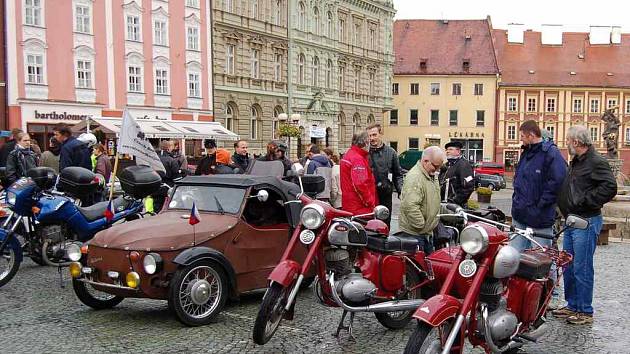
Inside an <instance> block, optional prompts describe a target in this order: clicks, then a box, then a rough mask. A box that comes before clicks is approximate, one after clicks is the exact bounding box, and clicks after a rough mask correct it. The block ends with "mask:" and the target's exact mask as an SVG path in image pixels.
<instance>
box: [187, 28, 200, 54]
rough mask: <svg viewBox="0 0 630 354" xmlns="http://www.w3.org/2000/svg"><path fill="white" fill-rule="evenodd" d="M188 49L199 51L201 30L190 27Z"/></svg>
mask: <svg viewBox="0 0 630 354" xmlns="http://www.w3.org/2000/svg"><path fill="white" fill-rule="evenodd" d="M187 39H188V41H187V47H186V49H189V50H199V28H198V27H188V35H187Z"/></svg>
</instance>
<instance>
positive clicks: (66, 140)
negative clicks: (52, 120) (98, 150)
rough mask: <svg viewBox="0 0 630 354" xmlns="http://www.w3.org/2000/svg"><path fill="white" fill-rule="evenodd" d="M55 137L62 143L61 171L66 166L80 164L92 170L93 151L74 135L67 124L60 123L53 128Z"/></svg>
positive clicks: (79, 165)
mask: <svg viewBox="0 0 630 354" xmlns="http://www.w3.org/2000/svg"><path fill="white" fill-rule="evenodd" d="M53 133H54V135H55V139H57V141H58V142H59V143H60V144H61V151H60V153H59V171H63V169H64V168H66V167H71V166H78V167H83V168H87V169H88V170H90V171H91V170H92V158H91V155H92V152H91V151H90V150H89V149H87V148H86V146H85V144H84V143H83V142H81V141H80V140H78V139H77V138H75V137H74V136H72V131H71V130H70V127H69V126H68V125H67V124H64V123H60V124H58V125H56V126H55V127H54V128H53Z"/></svg>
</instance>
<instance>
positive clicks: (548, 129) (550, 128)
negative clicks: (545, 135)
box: [545, 125, 556, 140]
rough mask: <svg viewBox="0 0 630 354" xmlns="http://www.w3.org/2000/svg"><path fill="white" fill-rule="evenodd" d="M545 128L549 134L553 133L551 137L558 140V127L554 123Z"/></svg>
mask: <svg viewBox="0 0 630 354" xmlns="http://www.w3.org/2000/svg"><path fill="white" fill-rule="evenodd" d="M545 129H547V131H548V132H549V135H551V139H552V140H556V127H554V126H553V125H548V126H546V127H545Z"/></svg>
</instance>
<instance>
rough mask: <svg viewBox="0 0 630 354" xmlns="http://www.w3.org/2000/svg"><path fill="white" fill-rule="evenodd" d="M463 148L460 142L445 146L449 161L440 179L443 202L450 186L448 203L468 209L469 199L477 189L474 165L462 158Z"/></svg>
mask: <svg viewBox="0 0 630 354" xmlns="http://www.w3.org/2000/svg"><path fill="white" fill-rule="evenodd" d="M463 147H464V146H463V145H462V143H461V142H459V141H451V142H449V143H447V144H446V145H445V146H444V148H445V149H446V156H447V160H446V164H445V165H444V167H443V169H442V171H440V177H439V178H440V185H441V187H442V190H441V193H442V195H441V198H442V200H444V197H445V194H446V192H447V190H446V186H447V185H448V199H447V200H448V202H449V203H455V204H458V205H459V206H461V207H462V208H466V206H467V204H468V198H470V195H471V194H472V192H473V190H474V189H475V178H474V174H473V168H472V165H471V164H470V162H469V161H468V160H466V159H465V158H464V157H463V156H462V148H463ZM447 181H448V183H447Z"/></svg>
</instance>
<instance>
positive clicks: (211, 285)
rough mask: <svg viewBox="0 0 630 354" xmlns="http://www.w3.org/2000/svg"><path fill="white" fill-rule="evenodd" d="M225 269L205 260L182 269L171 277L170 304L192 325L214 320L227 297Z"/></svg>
mask: <svg viewBox="0 0 630 354" xmlns="http://www.w3.org/2000/svg"><path fill="white" fill-rule="evenodd" d="M227 295H228V294H227V280H226V277H225V272H224V271H223V269H221V268H220V267H219V266H218V265H216V264H214V263H211V262H208V261H201V262H196V263H193V264H192V265H190V266H187V267H185V268H182V269H179V270H178V271H177V272H176V273H175V276H174V277H173V280H172V281H171V290H170V294H169V300H168V301H169V306H170V307H171V308H173V310H174V311H175V315H176V316H177V319H178V320H180V321H181V322H182V323H184V324H185V325H188V326H201V325H205V324H208V323H210V322H211V321H212V320H213V319H214V317H216V315H217V314H218V313H219V312H220V311H221V309H222V308H223V306H224V305H225V302H226V301H227Z"/></svg>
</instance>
